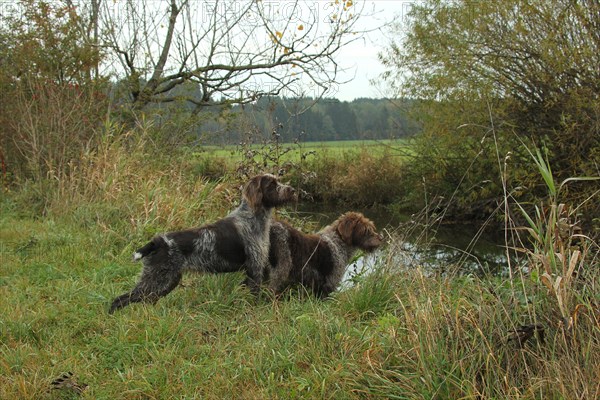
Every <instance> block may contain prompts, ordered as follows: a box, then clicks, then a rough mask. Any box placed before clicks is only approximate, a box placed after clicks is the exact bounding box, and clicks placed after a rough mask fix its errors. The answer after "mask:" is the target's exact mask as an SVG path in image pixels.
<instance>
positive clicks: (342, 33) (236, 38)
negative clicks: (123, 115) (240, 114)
mask: <svg viewBox="0 0 600 400" xmlns="http://www.w3.org/2000/svg"><path fill="white" fill-rule="evenodd" d="M96 2H97V3H99V2H100V0H96ZM78 7H79V8H80V9H82V10H87V11H86V12H85V13H86V14H87V15H94V13H93V12H92V10H90V5H88V4H87V2H83V1H81V2H79V3H78ZM96 8H97V13H98V17H97V19H98V24H99V25H100V30H99V31H100V34H99V39H98V44H99V45H100V46H101V47H102V48H103V49H104V50H105V51H106V55H107V60H108V61H109V62H108V63H107V64H106V65H105V67H106V70H105V72H111V73H113V74H114V75H116V76H118V77H123V76H125V77H126V78H127V81H128V83H129V86H128V92H129V96H130V98H129V99H130V101H131V103H132V104H133V106H134V108H136V109H142V108H144V107H145V106H146V105H147V104H150V103H166V102H173V101H175V100H184V101H186V102H189V103H192V104H194V105H195V107H196V108H197V109H199V108H201V107H203V106H205V105H207V104H209V103H211V101H212V103H211V104H234V103H237V104H244V103H249V102H252V101H255V100H256V99H258V98H260V97H262V96H267V95H277V94H280V93H281V94H285V95H287V96H300V95H302V94H303V92H304V91H305V90H306V89H305V88H306V87H307V85H312V89H311V90H313V93H311V94H312V95H317V96H321V95H322V94H323V93H325V92H327V90H328V88H329V87H330V86H331V85H332V83H335V82H336V81H337V80H338V79H339V78H338V73H339V72H340V69H339V66H338V64H337V63H336V61H335V59H334V56H335V54H336V53H337V52H338V51H339V50H340V49H341V48H342V47H343V46H344V45H346V44H348V43H349V42H352V41H354V40H356V39H358V37H359V36H358V35H356V33H357V32H356V31H355V28H354V25H355V22H356V20H357V18H358V17H359V15H360V14H361V8H360V7H359V6H357V5H355V4H354V2H353V1H351V0H347V1H339V0H335V1H331V2H328V3H314V4H312V5H311V4H307V3H304V2H301V1H290V2H283V3H273V2H268V1H250V0H248V1H223V0H214V1H196V0H194V1H192V0H168V1H167V0H165V1H162V2H143V1H138V0H126V1H120V2H114V1H103V2H101V4H100V6H99V7H96ZM82 13H83V11H82ZM88 25H89V24H88ZM187 82H193V83H195V84H196V85H197V88H198V91H199V93H200V98H199V99H198V98H196V97H195V96H183V97H182V96H175V95H173V94H172V93H173V92H172V91H173V89H174V88H176V87H177V86H179V85H182V84H185V83H187ZM217 97H218V98H219V100H217Z"/></svg>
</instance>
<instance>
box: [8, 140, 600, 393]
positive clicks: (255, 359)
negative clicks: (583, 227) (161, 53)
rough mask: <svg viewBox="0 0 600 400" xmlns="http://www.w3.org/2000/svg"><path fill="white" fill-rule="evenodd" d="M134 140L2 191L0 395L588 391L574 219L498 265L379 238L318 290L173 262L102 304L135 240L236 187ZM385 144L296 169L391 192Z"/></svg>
mask: <svg viewBox="0 0 600 400" xmlns="http://www.w3.org/2000/svg"><path fill="white" fill-rule="evenodd" d="M119 137H122V136H119ZM144 140H145V139H144V136H143V135H142V136H141V137H139V138H136V137H133V136H131V137H124V139H116V140H115V141H110V140H107V141H106V143H105V145H104V146H103V147H101V148H99V149H97V151H96V152H92V153H86V154H85V155H83V156H82V158H81V160H80V162H79V164H78V166H77V168H78V169H77V170H75V171H71V172H70V174H69V175H67V176H66V177H64V178H62V179H52V180H49V181H43V180H42V181H26V182H21V183H20V185H18V186H14V187H11V188H10V190H6V189H5V190H4V191H3V193H2V195H3V196H2V199H1V200H0V211H1V215H0V261H1V263H0V298H1V299H2V301H1V302H0V398H1V399H4V398H6V399H13V398H18V399H56V398H58V399H75V398H85V399H113V398H126V399H138V398H139V399H142V398H143V399H147V398H154V399H162V398H186V399H187V398H189V399H193V398H202V399H204V398H208V399H211V398H214V399H220V398H244V399H265V398H286V399H287V398H302V399H304V398H335V399H360V398H397V399H432V398H437V399H447V398H466V399H469V398H473V399H475V398H502V399H504V398H511V399H563V398H569V399H570V398H574V399H579V398H581V399H588V398H589V399H591V398H598V396H600V392H599V391H600V388H599V387H598V386H597V383H596V382H597V381H598V371H600V323H599V322H600V313H599V310H598V304H600V298H599V297H598V293H600V291H599V290H598V284H599V278H600V276H599V274H598V268H599V264H598V263H599V260H598V257H597V256H594V254H596V253H597V246H596V247H590V249H591V250H590V251H583V250H584V249H583V248H582V249H581V250H574V249H572V248H571V246H575V245H577V243H581V240H584V238H582V237H581V235H579V234H578V233H577V232H575V231H573V232H571V233H569V234H570V235H571V238H572V239H575V238H577V241H574V240H571V239H568V240H566V239H561V241H557V240H554V239H552V238H553V237H554V236H552V235H549V236H548V237H549V239H548V240H547V241H546V242H547V243H546V242H544V243H545V244H544V243H540V245H538V246H533V247H532V248H529V250H527V251H529V252H528V253H527V254H528V256H529V257H530V262H529V264H528V265H527V267H528V268H532V273H531V274H525V273H523V272H522V271H521V272H520V273H518V274H517V273H516V271H515V274H513V276H512V277H511V279H508V278H502V277H485V278H478V277H472V276H464V277H455V276H452V275H441V274H438V275H432V274H431V273H426V272H424V271H423V270H422V269H421V268H420V266H419V265H410V266H406V265H399V263H398V261H397V260H398V257H396V256H397V255H398V254H397V253H396V252H398V251H401V250H399V249H400V248H401V246H399V245H398V244H399V241H398V239H394V240H392V242H391V243H390V245H389V248H388V252H387V253H385V254H384V255H383V256H382V257H380V258H379V259H378V261H377V264H376V267H375V270H374V271H373V272H372V273H370V274H366V275H363V276H360V277H358V278H357V279H356V283H355V285H354V286H352V287H350V288H347V289H345V290H343V291H340V292H338V293H336V294H335V296H334V297H333V298H332V299H330V300H328V301H319V300H316V299H312V298H310V297H308V298H307V296H301V295H298V294H297V293H294V292H293V293H291V295H290V296H289V299H285V300H274V299H272V298H270V297H269V296H268V294H266V293H265V294H263V296H262V297H261V298H260V299H255V298H253V297H252V296H251V295H250V294H249V293H248V292H247V290H246V289H244V288H242V287H241V286H240V282H241V281H242V280H243V276H242V275H241V274H229V275H218V276H214V275H189V276H186V277H185V278H184V280H183V284H182V285H180V287H178V288H177V289H176V290H175V291H173V293H171V294H170V295H169V296H167V297H166V298H164V299H161V300H160V301H159V302H158V303H157V304H156V305H143V304H135V305H132V306H131V307H127V308H126V309H124V310H122V311H120V312H118V313H116V314H115V315H112V316H109V315H108V314H107V310H108V306H109V304H110V302H111V300H112V299H113V298H114V297H115V296H116V295H119V294H121V293H123V292H124V291H126V290H129V289H130V288H131V287H132V285H133V284H134V282H135V280H136V278H137V275H138V274H139V272H140V265H139V264H134V263H133V262H131V253H132V252H133V250H134V249H135V248H136V246H139V245H140V244H141V243H143V242H144V241H145V240H147V239H148V237H149V236H151V235H153V234H154V233H156V232H160V231H165V230H174V229H178V228H183V227H189V226H194V225H198V224H202V223H206V222H212V221H214V220H216V219H217V218H219V217H221V216H224V215H225V214H226V213H227V210H228V209H229V208H231V204H232V203H233V202H235V201H237V199H238V198H239V192H238V191H237V189H236V188H237V187H238V186H239V184H240V181H239V180H236V178H234V174H233V173H225V174H224V173H223V170H221V171H219V175H218V179H207V178H206V175H205V172H206V171H205V170H204V169H203V168H204V166H202V165H199V164H198V163H197V162H196V160H191V161H190V160H188V159H186V158H185V157H183V158H182V159H173V158H171V159H168V160H162V159H160V158H156V157H153V156H152V155H151V154H150V155H149V154H147V153H146V152H147V150H146V149H147V147H148V146H147V143H146V142H144ZM389 151H390V150H389V149H388V150H384V151H383V152H382V153H380V154H379V155H374V154H373V153H371V152H370V151H369V150H366V149H360V150H359V151H358V152H356V153H349V152H344V153H342V155H341V156H333V157H324V158H316V163H315V164H314V165H313V167H314V169H313V170H314V171H316V176H313V178H312V181H313V182H314V181H317V182H320V183H319V187H321V188H323V193H325V192H329V193H337V194H338V195H343V196H350V197H352V196H356V195H357V193H356V192H352V188H355V187H359V188H364V187H365V185H367V186H366V187H367V188H368V189H367V190H366V192H367V194H368V195H369V196H370V197H371V198H373V196H378V194H377V193H378V192H381V193H390V192H392V189H393V188H394V187H395V186H399V185H395V184H393V183H390V182H396V181H395V180H399V179H401V177H402V176H401V172H399V168H398V164H395V163H394V162H390V161H389V160H390V159H392V158H391V157H388V155H389ZM386 157H387V158H386ZM210 164H211V165H214V163H210ZM225 171H229V170H227V169H225ZM374 174H375V175H374ZM319 177H321V178H319ZM332 177H333V178H332ZM325 178H328V179H329V180H326V179H325ZM319 179H322V180H321V181H319ZM369 185H370V186H369ZM363 191H364V190H363ZM316 192H317V193H318V191H316ZM397 194H398V193H396V195H397ZM377 198H378V199H380V201H383V200H384V198H383V197H377ZM344 199H346V198H344ZM345 204H347V205H348V206H350V204H352V203H351V200H350V198H347V199H346V203H345ZM555 214H556V216H557V218H551V219H546V220H544V219H541V218H540V217H541V214H540V215H538V216H537V217H536V216H532V217H531V218H529V220H531V222H532V223H533V224H534V226H532V227H531V228H530V229H529V230H528V231H527V232H532V229H533V230H534V231H535V229H537V227H543V228H547V229H548V230H544V232H549V231H550V230H552V231H556V229H555V227H554V225H553V222H552V221H554V222H561V221H562V222H563V223H564V222H568V221H567V220H564V219H562V218H563V217H561V215H562V214H561V213H559V212H556V213H555ZM534 228H535V229H534ZM539 230H540V232H541V228H540V229H539ZM534 233H535V232H534ZM538 236H539V235H538ZM550 239H552V240H550ZM565 240H566V241H565ZM562 243H568V244H569V246H562ZM542 244H543V245H542ZM556 245H559V246H556ZM553 246H554V247H553ZM563 247H564V249H563ZM524 248H525V247H524ZM561 249H562V250H561ZM586 249H587V248H586ZM548 251H559V252H563V253H562V255H552V257H555V258H557V259H561V257H563V258H562V259H564V260H567V258H565V256H569V257H570V259H575V260H576V261H574V262H573V264H575V267H574V269H573V271H571V265H572V264H571V262H569V263H567V264H566V265H568V266H569V268H568V269H567V272H568V278H569V279H568V281H569V282H567V283H568V284H567V283H563V286H560V284H557V285H556V287H557V289H556V290H555V291H554V292H552V290H550V288H549V287H548V286H547V282H552V283H553V285H554V284H555V283H556V282H557V281H558V278H561V281H562V282H566V280H565V279H564V278H566V277H567V274H564V273H562V272H561V269H560V268H558V267H559V266H561V265H559V264H557V265H556V266H557V268H554V269H545V270H543V271H542V270H541V269H539V268H540V267H537V266H536V260H538V261H541V263H542V264H544V260H546V258H544V257H549V254H547V253H548ZM577 251H579V252H578V253H577ZM533 268H538V269H537V270H533ZM534 272H537V274H535V273H534ZM540 272H546V273H547V274H548V275H549V277H546V278H545V280H544V278H543V274H542V273H540ZM553 274H554V275H553ZM551 279H552V281H551ZM553 285H551V286H552V287H553ZM557 294H560V296H557ZM565 299H566V300H565ZM567 300H568V301H567ZM565 316H567V317H569V318H565ZM565 319H567V320H566V321H565ZM541 332H543V335H542V334H541ZM68 372H71V373H73V376H72V377H69V375H66V376H65V378H64V381H63V383H61V384H59V385H58V386H59V388H58V389H53V388H52V387H53V386H56V385H53V384H52V382H58V381H56V380H57V378H60V377H62V376H63V375H64V374H66V373H68ZM65 382H66V383H65Z"/></svg>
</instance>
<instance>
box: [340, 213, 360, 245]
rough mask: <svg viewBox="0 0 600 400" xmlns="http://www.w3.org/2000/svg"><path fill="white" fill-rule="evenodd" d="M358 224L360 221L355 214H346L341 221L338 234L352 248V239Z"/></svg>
mask: <svg viewBox="0 0 600 400" xmlns="http://www.w3.org/2000/svg"><path fill="white" fill-rule="evenodd" d="M357 223H358V219H357V218H356V217H355V215H354V214H353V213H346V214H344V215H342V217H341V218H340V219H339V223H338V225H337V232H338V234H339V235H340V237H341V238H342V240H343V241H344V242H345V243H346V244H347V245H348V246H352V237H353V234H354V228H355V227H356V224H357Z"/></svg>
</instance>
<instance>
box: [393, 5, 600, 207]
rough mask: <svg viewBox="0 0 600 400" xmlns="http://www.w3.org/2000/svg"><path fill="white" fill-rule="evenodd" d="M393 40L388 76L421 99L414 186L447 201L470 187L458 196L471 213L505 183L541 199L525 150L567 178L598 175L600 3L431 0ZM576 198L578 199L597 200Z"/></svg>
mask: <svg viewBox="0 0 600 400" xmlns="http://www.w3.org/2000/svg"><path fill="white" fill-rule="evenodd" d="M401 24H404V25H401ZM395 33H396V34H397V36H398V37H400V39H398V41H397V42H396V43H394V44H393V45H391V46H390V47H389V48H388V49H387V50H386V51H385V52H384V53H383V54H381V60H382V62H383V63H384V64H385V65H386V66H387V67H388V71H387V72H386V73H385V74H384V78H385V79H386V80H387V82H388V84H389V85H390V87H391V88H392V89H393V90H395V91H396V94H397V95H398V96H400V97H409V98H413V99H421V100H423V101H422V102H421V103H420V104H421V107H420V111H421V118H422V121H423V124H424V129H425V134H424V135H423V137H422V139H421V140H422V142H421V143H420V144H419V148H420V150H421V151H420V152H419V153H418V156H419V157H420V158H419V159H418V160H417V162H416V163H415V164H414V166H416V169H415V179H417V178H418V179H419V181H421V179H422V178H426V181H427V182H428V184H430V185H431V188H432V189H433V190H435V191H437V192H438V193H439V194H440V195H444V196H446V197H447V198H450V197H451V195H452V193H453V191H454V190H455V189H456V186H454V187H449V186H448V185H447V182H452V184H458V183H461V186H460V188H459V191H458V192H457V193H456V194H455V195H454V196H453V198H454V199H456V200H457V202H456V203H463V204H464V205H465V206H464V207H463V206H460V205H458V208H459V209H460V208H462V210H463V211H467V212H468V211H469V210H466V208H472V207H473V205H474V204H479V203H482V204H484V203H485V204H488V205H490V207H491V208H493V203H494V198H496V199H498V198H501V197H502V195H503V190H502V187H501V186H500V184H499V183H498V184H495V183H491V182H497V181H498V179H497V178H498V177H499V176H501V175H502V176H504V177H506V178H507V179H509V180H513V181H514V182H512V183H513V186H521V188H522V189H523V188H524V189H523V190H524V191H525V192H529V193H530V194H536V190H535V189H536V184H537V183H538V182H536V179H535V178H534V174H535V172H534V169H533V168H532V166H531V165H530V164H531V162H530V160H529V159H528V158H527V157H525V156H526V154H523V153H524V152H523V150H522V149H523V146H522V143H523V142H525V143H528V142H529V143H531V142H533V143H534V144H535V145H538V146H544V147H545V148H546V149H547V152H548V157H549V162H550V164H551V165H552V166H553V170H554V172H555V174H556V177H557V179H559V180H562V179H566V178H568V177H572V176H577V175H588V176H594V175H598V160H599V159H600V142H599V141H600V134H599V133H600V122H599V116H600V100H599V93H600V68H598V65H600V3H599V2H598V1H596V0H559V1H554V2H545V1H525V0H508V1H501V2H500V1H489V2H488V1H481V2H473V1H468V0H458V1H452V2H447V1H442V0H426V1H424V2H422V3H416V4H414V5H413V6H412V9H411V11H410V13H409V16H408V18H407V19H406V20H404V21H402V22H401V23H399V24H398V25H396V27H395ZM494 160H496V161H494ZM504 161H506V162H507V163H508V168H507V172H508V175H504V172H505V171H504V167H503V165H504ZM453 175H457V176H460V179H458V180H457V179H453V178H452V176H453ZM573 189H574V190H573V191H572V192H571V194H572V195H573V196H574V197H577V198H579V199H584V198H586V197H587V196H589V195H593V194H594V190H595V189H594V188H593V187H592V186H591V184H587V185H586V184H580V185H579V186H574V187H573ZM474 192H475V193H476V194H474ZM596 194H597V193H596ZM456 203H455V204H456ZM467 205H468V206H467ZM588 205H589V204H588ZM592 206H593V207H596V210H597V207H598V202H595V205H594V204H592ZM480 211H481V210H480ZM489 211H490V209H487V210H486V212H489Z"/></svg>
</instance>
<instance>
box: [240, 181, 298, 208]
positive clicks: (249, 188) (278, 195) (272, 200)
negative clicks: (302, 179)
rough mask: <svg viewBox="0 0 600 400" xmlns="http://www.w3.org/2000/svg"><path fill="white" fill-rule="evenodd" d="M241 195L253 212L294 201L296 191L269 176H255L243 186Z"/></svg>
mask: <svg viewBox="0 0 600 400" xmlns="http://www.w3.org/2000/svg"><path fill="white" fill-rule="evenodd" d="M242 195H243V196H244V199H245V200H246V202H248V204H249V205H250V207H251V208H252V209H253V210H254V211H258V210H260V209H261V208H273V207H277V206H281V205H283V204H286V203H290V202H292V201H294V200H296V190H295V189H294V188H293V187H291V186H288V185H284V184H282V183H281V182H279V180H277V177H276V176H274V175H271V174H263V175H257V176H255V177H253V178H252V179H250V180H249V181H248V183H246V185H245V186H244V189H243V191H242Z"/></svg>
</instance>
